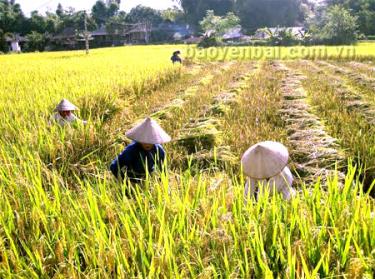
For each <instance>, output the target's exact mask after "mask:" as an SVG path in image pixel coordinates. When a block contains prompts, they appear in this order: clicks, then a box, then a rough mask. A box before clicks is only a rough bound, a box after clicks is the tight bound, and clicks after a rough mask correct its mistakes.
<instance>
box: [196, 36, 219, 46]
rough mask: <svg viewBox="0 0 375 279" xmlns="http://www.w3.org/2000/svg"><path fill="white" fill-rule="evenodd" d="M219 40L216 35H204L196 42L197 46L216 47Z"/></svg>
mask: <svg viewBox="0 0 375 279" xmlns="http://www.w3.org/2000/svg"><path fill="white" fill-rule="evenodd" d="M220 45H221V41H220V40H219V39H218V38H217V37H216V36H205V37H204V38H203V39H202V40H201V41H200V42H199V44H198V47H199V48H209V47H217V46H220Z"/></svg>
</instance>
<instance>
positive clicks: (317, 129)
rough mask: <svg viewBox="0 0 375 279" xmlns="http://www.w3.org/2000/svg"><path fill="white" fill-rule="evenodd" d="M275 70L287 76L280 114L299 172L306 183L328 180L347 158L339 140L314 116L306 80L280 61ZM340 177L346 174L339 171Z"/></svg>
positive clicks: (283, 88)
mask: <svg viewBox="0 0 375 279" xmlns="http://www.w3.org/2000/svg"><path fill="white" fill-rule="evenodd" d="M274 67H275V69H276V70H277V71H282V72H284V73H285V78H284V80H283V87H282V94H283V98H284V101H283V103H284V105H283V108H282V109H281V110H280V115H281V118H282V119H283V121H284V122H285V123H286V127H287V132H288V140H289V145H290V146H292V150H293V151H292V154H291V157H292V160H293V161H294V162H296V169H297V171H298V173H299V174H300V176H301V178H303V180H304V181H305V182H313V181H316V179H317V178H319V177H322V178H323V179H327V178H328V177H330V176H331V175H332V174H333V171H334V170H335V166H336V164H337V163H341V162H342V161H343V159H344V158H343V156H342V155H341V154H340V152H339V151H338V144H337V140H336V139H335V138H333V137H331V136H329V135H328V134H327V132H326V131H325V127H324V125H323V124H322V123H321V121H320V119H319V118H318V117H317V116H316V115H314V114H313V113H312V108H311V107H310V105H309V104H308V102H307V93H306V91H305V90H304V88H303V86H302V81H303V80H304V79H306V77H305V76H304V75H302V74H301V73H298V72H296V71H294V70H292V69H290V68H289V67H287V66H286V65H285V64H282V63H280V62H275V64H274ZM339 177H341V178H343V177H344V174H343V173H341V172H340V173H339Z"/></svg>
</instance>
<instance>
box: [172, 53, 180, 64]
mask: <svg viewBox="0 0 375 279" xmlns="http://www.w3.org/2000/svg"><path fill="white" fill-rule="evenodd" d="M180 54H181V51H179V50H177V51H175V52H173V55H172V57H171V60H172V62H173V64H175V63H177V62H178V63H180V64H182V59H181V57H180Z"/></svg>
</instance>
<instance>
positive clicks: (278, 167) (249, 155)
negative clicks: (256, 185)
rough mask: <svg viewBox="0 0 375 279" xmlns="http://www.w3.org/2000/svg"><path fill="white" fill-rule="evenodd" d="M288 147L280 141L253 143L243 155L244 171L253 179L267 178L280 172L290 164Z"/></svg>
mask: <svg viewBox="0 0 375 279" xmlns="http://www.w3.org/2000/svg"><path fill="white" fill-rule="evenodd" d="M288 159H289V153H288V149H287V148H286V147H285V146H284V145H282V144H281V143H278V142H273V141H265V142H261V143H258V144H256V145H253V146H252V147H250V148H249V149H248V150H247V151H246V152H245V154H244V155H243V156H242V160H241V162H242V166H243V171H244V173H245V174H246V175H247V176H249V177H250V178H253V179H266V178H271V177H273V176H275V175H277V174H279V173H280V172H281V171H282V170H283V169H284V168H285V166H286V165H287V164H288Z"/></svg>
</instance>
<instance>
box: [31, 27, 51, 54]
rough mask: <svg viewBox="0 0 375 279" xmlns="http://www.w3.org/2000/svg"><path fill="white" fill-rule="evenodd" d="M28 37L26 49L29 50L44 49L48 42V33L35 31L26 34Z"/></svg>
mask: <svg viewBox="0 0 375 279" xmlns="http://www.w3.org/2000/svg"><path fill="white" fill-rule="evenodd" d="M26 39H27V43H26V49H27V50H28V51H43V50H44V48H45V47H46V45H47V42H48V39H47V36H46V34H41V33H38V32H35V31H32V32H31V33H30V34H28V35H26Z"/></svg>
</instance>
